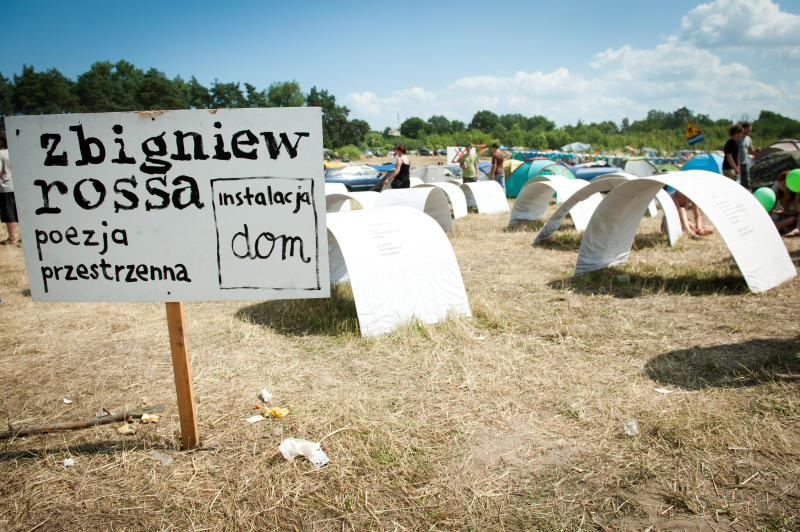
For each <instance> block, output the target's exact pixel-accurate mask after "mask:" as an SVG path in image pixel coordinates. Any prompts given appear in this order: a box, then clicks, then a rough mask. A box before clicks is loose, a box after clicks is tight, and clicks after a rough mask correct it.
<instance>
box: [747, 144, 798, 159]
mask: <svg viewBox="0 0 800 532" xmlns="http://www.w3.org/2000/svg"><path fill="white" fill-rule="evenodd" d="M786 151H788V152H796V151H800V140H797V139H783V140H779V141H778V142H776V143H774V144H771V145H770V147H769V148H764V149H763V150H761V151H760V152H758V153H757V154H756V161H755V162H756V163H758V162H759V161H760V160H761V159H763V158H764V157H766V156H767V155H769V154H771V153H778V152H786Z"/></svg>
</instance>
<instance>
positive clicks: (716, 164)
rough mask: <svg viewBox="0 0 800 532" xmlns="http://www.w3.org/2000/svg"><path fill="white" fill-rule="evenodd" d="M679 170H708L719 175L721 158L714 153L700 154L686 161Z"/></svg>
mask: <svg viewBox="0 0 800 532" xmlns="http://www.w3.org/2000/svg"><path fill="white" fill-rule="evenodd" d="M681 170H708V171H709V172H715V173H717V174H721V173H722V157H721V156H719V155H717V154H716V153H701V154H699V155H695V156H694V157H692V158H691V159H689V160H688V161H686V164H684V165H683V167H682V168H681Z"/></svg>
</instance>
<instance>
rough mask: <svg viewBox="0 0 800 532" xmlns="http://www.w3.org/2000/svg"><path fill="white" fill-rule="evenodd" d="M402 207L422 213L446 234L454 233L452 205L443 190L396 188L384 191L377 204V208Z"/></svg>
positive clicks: (433, 188) (432, 188)
mask: <svg viewBox="0 0 800 532" xmlns="http://www.w3.org/2000/svg"><path fill="white" fill-rule="evenodd" d="M396 205H402V206H405V207H411V208H412V209H416V210H418V211H422V212H424V213H425V214H427V215H428V216H430V217H431V218H433V219H434V220H436V223H438V224H439V226H440V227H441V228H442V230H443V231H444V232H445V233H451V232H452V231H453V219H452V218H451V217H450V205H448V203H447V196H445V195H444V192H443V191H442V189H440V188H437V187H416V188H395V189H391V190H384V191H383V192H381V194H380V197H379V198H378V200H377V201H376V202H375V207H376V208H378V207H389V206H396Z"/></svg>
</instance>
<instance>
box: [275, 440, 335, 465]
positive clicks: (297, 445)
mask: <svg viewBox="0 0 800 532" xmlns="http://www.w3.org/2000/svg"><path fill="white" fill-rule="evenodd" d="M278 450H279V451H280V452H281V454H282V455H283V457H284V458H286V459H287V460H288V461H290V462H291V461H293V460H294V459H295V457H296V456H300V455H303V456H305V457H306V458H308V460H309V461H310V462H311V463H312V464H314V467H316V468H317V469H319V468H320V467H322V466H324V465H325V464H327V463H328V462H330V459H329V458H328V457H327V456H326V455H325V453H324V452H323V451H322V447H320V445H319V443H314V442H310V441H308V440H300V439H297V438H286V439H285V440H283V442H281V444H280V445H279V446H278Z"/></svg>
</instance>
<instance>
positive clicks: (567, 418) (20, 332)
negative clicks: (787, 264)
mask: <svg viewBox="0 0 800 532" xmlns="http://www.w3.org/2000/svg"><path fill="white" fill-rule="evenodd" d="M551 211H552V208H551ZM507 221H508V216H507V215H490V216H486V215H477V214H475V213H472V214H470V215H469V216H468V217H467V218H466V219H460V220H456V221H455V232H454V236H452V237H451V243H452V245H453V248H454V251H455V253H456V256H457V259H458V261H459V265H460V268H461V272H462V275H463V278H464V283H465V286H466V288H467V292H468V296H469V299H470V304H471V307H472V312H473V317H472V318H470V319H465V318H453V319H450V320H448V321H446V322H444V323H441V324H437V325H421V324H418V323H409V324H407V325H406V326H405V327H403V328H401V329H400V330H398V331H396V332H394V333H392V334H389V335H386V336H383V337H379V338H367V339H365V338H361V336H360V334H359V332H358V328H357V318H356V315H355V306H354V304H353V301H352V294H351V293H350V292H349V289H348V288H347V287H339V288H337V289H336V290H335V291H334V297H332V298H331V300H329V301H318V300H300V301H272V302H238V301H231V302H209V303H187V304H185V305H184V313H185V318H186V324H187V332H188V345H189V350H190V356H191V365H192V371H193V380H194V391H195V400H196V406H197V413H198V422H199V430H200V437H201V445H200V447H198V448H197V449H195V450H193V451H191V452H181V451H179V450H178V449H179V440H180V438H179V434H178V431H179V422H178V416H177V407H176V405H175V391H174V383H173V377H172V368H171V364H170V355H169V342H168V337H167V330H166V320H165V310H164V305H163V304H117V303H115V304H106V303H32V302H31V301H30V297H29V294H28V293H27V281H26V277H25V272H24V264H23V257H22V250H21V249H18V248H8V249H0V268H2V270H0V271H1V272H2V273H0V298H2V303H0V311H1V312H2V319H0V364H1V366H0V367H2V371H1V372H0V412H2V414H3V415H4V416H5V417H6V419H7V421H8V422H10V423H12V424H13V425H14V426H24V425H29V424H36V423H43V422H47V421H66V420H72V419H78V418H83V417H90V416H93V415H96V414H98V413H99V412H101V411H102V409H103V408H108V409H112V410H117V409H121V408H135V407H138V406H141V405H142V404H143V403H148V404H157V403H158V404H164V405H165V406H166V409H165V411H164V412H163V417H162V420H161V422H160V423H158V424H155V425H152V424H151V425H143V426H142V427H141V428H140V429H139V430H138V432H137V433H136V435H133V436H123V435H121V434H119V433H118V432H117V431H116V427H115V426H113V425H112V426H104V427H96V428H92V429H89V430H85V431H80V432H74V433H62V434H49V435H39V436H33V437H28V438H21V439H17V440H12V441H6V442H2V443H0V445H2V447H0V527H2V528H3V529H5V530H33V529H37V530H70V531H73V530H98V529H125V530H348V529H349V530H363V529H375V530H384V529H388V530H404V529H409V530H465V529H466V530H472V529H486V530H509V529H511V530H536V529H539V530H542V529H544V530H577V529H613V530H646V529H648V528H649V529H651V530H664V529H676V530H677V529H692V530H696V529H715V530H753V529H794V528H798V526H800V523H798V518H797V515H798V514H800V489H798V485H797V482H798V480H797V479H798V470H799V469H800V456H798V451H797V449H798V444H799V443H800V423H798V419H799V418H798V415H800V399H798V397H800V394H798V391H800V383H798V377H800V360H799V359H798V353H799V352H800V344H798V320H797V317H798V315H800V314H799V313H798V311H800V299H799V298H798V295H797V292H798V288H799V287H800V281H798V280H797V279H794V280H792V281H790V282H788V283H785V284H784V285H782V286H780V287H778V288H776V289H774V290H771V291H769V292H768V293H766V294H760V295H756V294H751V293H750V292H749V291H748V290H747V287H746V285H745V284H744V281H743V279H742V277H741V274H740V273H739V272H738V270H737V269H736V267H735V264H733V262H732V259H731V257H730V253H729V252H728V250H727V248H726V247H725V245H724V243H723V242H722V239H721V238H720V237H719V236H712V237H708V238H706V239H704V240H701V241H692V240H688V239H686V240H682V241H681V242H680V243H679V244H678V245H677V246H676V247H674V248H670V247H669V246H668V245H666V242H665V237H663V236H662V235H661V234H660V233H659V232H658V222H659V221H658V220H652V219H649V218H645V219H644V220H643V222H642V225H641V227H640V229H639V234H638V235H637V239H636V243H635V244H636V249H635V250H634V251H633V252H632V253H631V260H630V262H629V263H628V264H626V265H624V266H622V267H619V268H614V269H611V270H608V271H602V272H595V273H592V274H588V275H586V276H582V277H579V278H573V277H572V269H573V266H574V264H575V259H576V256H577V251H578V247H579V245H580V237H579V236H577V235H575V234H574V229H573V228H571V227H570V226H569V224H565V226H564V228H562V230H560V231H559V232H558V233H556V235H554V238H553V239H552V242H551V243H549V244H547V245H544V246H537V247H532V246H531V245H530V243H531V241H532V240H533V237H534V235H535V230H536V224H530V225H529V226H527V227H524V226H523V227H518V228H516V229H515V230H507V228H506V224H507ZM2 237H3V236H2V235H0V238H2ZM785 242H786V245H787V246H788V248H789V251H790V253H791V254H792V257H793V259H794V260H795V262H796V261H797V258H798V256H800V241H799V240H791V239H787V240H785ZM622 274H627V275H628V276H629V279H630V280H629V281H628V282H624V281H622V280H620V279H619V278H618V276H619V275H622ZM262 388H267V389H268V390H269V391H270V392H272V393H273V394H274V398H273V400H272V401H271V402H270V406H274V407H285V408H288V409H289V411H290V412H291V413H290V414H289V415H288V416H286V417H282V418H271V419H266V420H264V421H261V422H259V423H254V424H250V423H247V422H245V421H244V420H245V418H247V417H250V416H251V415H252V414H253V410H252V408H253V406H254V405H257V404H260V401H259V399H258V398H257V394H258V392H259V391H260V390H261V389H262ZM659 390H661V391H659ZM663 390H667V391H669V392H670V393H662V391H663ZM65 397H66V398H69V399H72V400H73V401H74V402H73V403H72V404H69V405H67V404H64V402H63V398H65ZM628 418H635V419H636V420H637V421H638V423H639V430H640V432H639V435H638V436H635V437H630V436H627V435H626V434H625V433H624V432H623V429H622V425H623V422H624V421H625V420H626V419H628ZM286 437H295V438H302V439H308V440H311V441H320V440H322V448H323V450H324V451H325V453H326V454H327V455H328V456H329V457H330V459H331V463H330V464H329V465H328V466H326V467H325V468H323V469H320V470H316V469H315V468H314V467H313V466H312V465H311V464H310V463H309V462H308V461H306V460H305V459H304V458H299V459H297V460H295V461H294V462H291V463H290V462H286V461H285V460H284V459H283V458H282V457H281V456H280V454H279V453H278V450H277V448H278V445H279V444H280V442H281V441H282V440H283V439H284V438H286ZM154 452H158V453H165V454H167V455H169V456H170V457H172V462H171V463H170V464H168V465H165V464H164V463H162V461H160V460H159V459H158V458H159V456H160V455H153V453H154ZM67 457H71V458H73V459H74V460H75V466H74V467H70V468H66V469H65V468H64V467H62V462H63V460H64V458H67Z"/></svg>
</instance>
